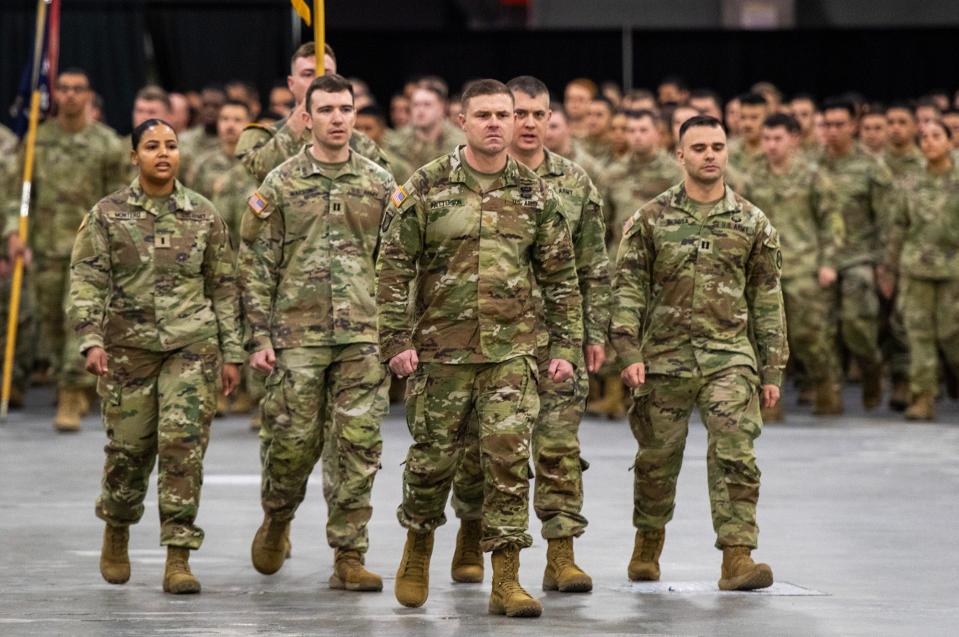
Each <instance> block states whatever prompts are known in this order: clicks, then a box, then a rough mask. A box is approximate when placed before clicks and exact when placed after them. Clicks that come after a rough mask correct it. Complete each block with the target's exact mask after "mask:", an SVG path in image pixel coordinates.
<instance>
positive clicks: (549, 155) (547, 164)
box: [536, 148, 566, 177]
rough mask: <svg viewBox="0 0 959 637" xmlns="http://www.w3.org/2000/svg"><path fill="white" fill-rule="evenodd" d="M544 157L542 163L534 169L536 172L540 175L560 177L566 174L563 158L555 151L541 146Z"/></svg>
mask: <svg viewBox="0 0 959 637" xmlns="http://www.w3.org/2000/svg"><path fill="white" fill-rule="evenodd" d="M543 152H544V153H545V157H544V158H543V163H542V164H540V166H539V168H537V169H536V174H537V175H540V176H547V175H548V176H550V177H562V176H563V175H565V174H566V169H565V168H564V167H563V159H562V158H561V157H560V156H559V155H557V154H556V153H553V152H550V150H549V149H548V148H543Z"/></svg>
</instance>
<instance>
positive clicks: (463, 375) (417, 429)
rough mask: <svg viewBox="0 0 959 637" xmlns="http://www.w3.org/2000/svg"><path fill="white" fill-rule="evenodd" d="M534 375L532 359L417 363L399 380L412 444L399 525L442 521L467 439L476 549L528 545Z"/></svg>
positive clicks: (423, 527) (418, 526) (420, 526)
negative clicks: (472, 460)
mask: <svg viewBox="0 0 959 637" xmlns="http://www.w3.org/2000/svg"><path fill="white" fill-rule="evenodd" d="M536 373H537V371H536V363H535V360H534V359H533V358H532V357H519V358H513V359H510V360H508V361H504V362H502V363H485V364H463V365H445V364H441V363H425V364H424V363H421V364H420V366H419V367H417V369H416V371H415V372H414V373H413V375H412V376H410V377H409V379H408V381H407V384H406V421H407V424H408V425H409V429H410V434H411V435H412V437H413V444H412V445H411V446H410V449H409V452H408V453H407V456H406V468H405V470H404V472H403V503H402V504H401V505H400V506H399V509H398V510H397V517H398V518H399V521H400V524H401V525H402V526H403V527H405V528H407V529H412V530H414V531H419V532H427V531H432V530H433V529H435V528H437V527H439V526H441V525H443V524H445V523H446V515H445V513H444V511H445V509H446V500H447V498H448V496H449V492H450V485H451V483H452V482H453V476H454V474H455V473H456V470H457V468H458V467H459V465H460V463H461V462H462V460H463V456H464V454H466V453H467V451H468V449H469V448H470V444H471V443H470V441H471V439H474V438H475V440H477V441H478V447H479V463H480V470H481V472H482V475H483V483H482V508H481V511H482V519H483V538H482V540H481V542H480V545H481V547H482V548H483V550H484V551H495V550H497V549H500V548H503V547H505V546H510V545H513V546H518V547H520V548H526V547H528V546H530V545H531V544H532V543H533V539H532V538H531V537H530V535H529V533H528V532H527V529H528V527H529V478H530V475H529V474H530V469H529V443H530V433H531V430H532V426H533V421H534V420H535V418H536V414H537V412H538V410H539V396H538V395H537V391H536ZM471 428H472V429H474V431H472V432H471V431H470V430H471ZM470 497H471V498H473V497H474V496H470Z"/></svg>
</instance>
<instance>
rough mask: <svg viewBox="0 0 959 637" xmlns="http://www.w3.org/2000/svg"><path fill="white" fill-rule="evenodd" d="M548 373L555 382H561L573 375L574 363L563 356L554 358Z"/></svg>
mask: <svg viewBox="0 0 959 637" xmlns="http://www.w3.org/2000/svg"><path fill="white" fill-rule="evenodd" d="M548 373H549V377H550V379H552V380H553V382H556V383H561V382H563V381H564V380H569V379H570V378H572V377H573V364H572V363H570V362H569V361H566V360H563V359H562V358H554V359H553V360H551V361H550V362H549V372H548Z"/></svg>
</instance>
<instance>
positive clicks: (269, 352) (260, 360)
mask: <svg viewBox="0 0 959 637" xmlns="http://www.w3.org/2000/svg"><path fill="white" fill-rule="evenodd" d="M275 363H276V352H274V351H273V348H272V347H266V348H264V349H261V350H260V351H259V352H255V353H253V354H252V355H250V367H252V368H253V369H258V370H260V371H261V372H266V373H267V374H269V373H270V372H272V371H273V365H274V364H275Z"/></svg>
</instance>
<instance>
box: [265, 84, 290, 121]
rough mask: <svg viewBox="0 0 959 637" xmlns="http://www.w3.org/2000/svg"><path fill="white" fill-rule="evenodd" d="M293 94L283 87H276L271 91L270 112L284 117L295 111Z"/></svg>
mask: <svg viewBox="0 0 959 637" xmlns="http://www.w3.org/2000/svg"><path fill="white" fill-rule="evenodd" d="M293 102H294V100H293V92H292V91H291V90H290V89H289V88H287V87H283V86H274V87H273V88H272V89H271V90H270V110H271V111H273V112H274V113H279V114H280V115H283V116H284V117H285V116H287V115H289V114H290V111H292V110H293Z"/></svg>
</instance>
